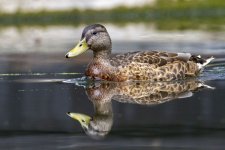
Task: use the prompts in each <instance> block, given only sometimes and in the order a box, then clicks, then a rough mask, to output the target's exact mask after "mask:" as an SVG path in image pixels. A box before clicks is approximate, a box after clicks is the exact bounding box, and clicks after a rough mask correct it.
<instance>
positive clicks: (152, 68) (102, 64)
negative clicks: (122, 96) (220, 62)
mask: <svg viewBox="0 0 225 150" xmlns="http://www.w3.org/2000/svg"><path fill="white" fill-rule="evenodd" d="M111 49H112V43H111V39H110V36H109V34H108V32H107V30H106V28H105V27H104V26H103V25H101V24H93V25H89V26H87V27H85V28H84V30H83V33H82V36H81V40H80V42H79V43H78V44H77V46H76V47H75V48H73V49H72V50H70V51H69V52H68V53H67V54H66V58H70V57H74V56H78V55H80V54H81V53H83V52H85V51H87V50H92V51H93V54H94V58H93V59H92V61H91V62H90V63H89V65H88V67H87V69H86V72H85V75H86V76H88V77H90V78H92V79H102V80H108V81H118V82H122V81H129V80H149V81H171V80H179V79H185V78H187V77H195V76H197V75H198V74H199V73H200V72H201V71H202V70H203V68H204V67H205V66H206V65H207V64H208V63H209V62H210V61H212V60H213V59H214V58H213V57H211V58H208V59H203V58H201V57H200V56H195V55H191V54H190V53H168V52H159V51H137V52H130V53H125V54H121V55H116V56H111Z"/></svg>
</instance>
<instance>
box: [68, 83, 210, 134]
mask: <svg viewBox="0 0 225 150" xmlns="http://www.w3.org/2000/svg"><path fill="white" fill-rule="evenodd" d="M203 88H210V89H212V88H213V87H210V86H208V85H205V84H204V83H202V82H201V81H198V80H194V79H193V80H185V81H174V82H123V83H115V82H95V83H92V84H91V85H88V86H86V87H85V89H86V94H87V96H88V98H89V99H90V100H91V101H92V103H93V106H94V111H95V114H94V115H93V117H90V116H88V115H85V114H80V113H71V112H69V113H68V115H69V116H70V117H71V118H73V119H75V120H77V121H79V123H80V124H81V126H82V128H83V129H84V131H85V133H86V134H87V135H89V136H91V137H93V138H102V137H105V136H106V135H107V134H108V133H109V132H110V130H111V128H112V124H113V109H112V100H116V101H119V102H123V103H134V104H140V105H156V104H161V103H165V102H168V101H171V100H174V99H178V98H187V97H191V96H192V95H193V93H194V92H197V91H199V90H200V89H203Z"/></svg>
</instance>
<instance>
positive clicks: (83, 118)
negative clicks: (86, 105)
mask: <svg viewBox="0 0 225 150" xmlns="http://www.w3.org/2000/svg"><path fill="white" fill-rule="evenodd" d="M67 115H68V116H70V117H71V118H73V119H75V120H77V121H79V122H80V124H81V126H82V127H85V128H88V125H89V123H90V120H91V117H90V116H88V115H85V114H80V113H71V112H68V113H67Z"/></svg>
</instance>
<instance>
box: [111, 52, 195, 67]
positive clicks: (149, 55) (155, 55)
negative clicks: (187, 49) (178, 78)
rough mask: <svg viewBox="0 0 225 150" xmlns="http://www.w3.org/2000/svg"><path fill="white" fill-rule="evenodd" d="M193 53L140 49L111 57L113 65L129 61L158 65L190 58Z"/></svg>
mask: <svg viewBox="0 0 225 150" xmlns="http://www.w3.org/2000/svg"><path fill="white" fill-rule="evenodd" d="M191 57H192V55H191V54H190V53H168V52H158V51H144V52H142V51H138V52H131V53H125V54H122V55H116V56H114V57H112V58H111V60H110V62H111V63H112V65H113V66H119V65H126V64H128V63H145V64H154V65H156V66H163V65H166V64H167V63H171V62H173V61H178V60H179V61H184V62H187V61H189V60H190V58H191Z"/></svg>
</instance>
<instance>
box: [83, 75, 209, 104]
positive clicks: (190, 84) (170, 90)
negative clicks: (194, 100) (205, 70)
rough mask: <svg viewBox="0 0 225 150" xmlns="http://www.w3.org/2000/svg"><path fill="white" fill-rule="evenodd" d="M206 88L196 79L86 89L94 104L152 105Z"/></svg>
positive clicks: (122, 84)
mask: <svg viewBox="0 0 225 150" xmlns="http://www.w3.org/2000/svg"><path fill="white" fill-rule="evenodd" d="M204 87H208V86H205V85H204V84H203V83H202V82H200V81H198V80H194V79H192V80H183V81H173V82H143V81H141V82H140V81H139V82H122V83H119V82H102V83H101V84H99V83H98V84H97V85H95V86H90V87H88V88H86V92H87V95H88V97H89V99H90V100H91V101H94V103H106V102H109V101H111V99H114V100H116V101H120V102H126V103H137V104H143V105H152V104H160V103H164V102H166V101H169V100H173V99H176V98H182V97H189V96H192V92H195V91H198V90H199V89H201V88H204Z"/></svg>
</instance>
